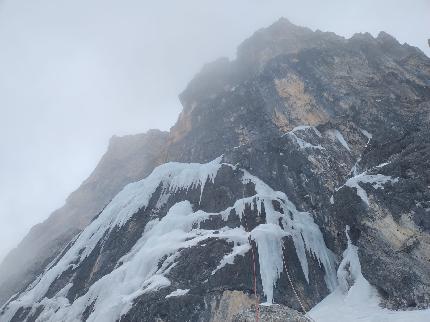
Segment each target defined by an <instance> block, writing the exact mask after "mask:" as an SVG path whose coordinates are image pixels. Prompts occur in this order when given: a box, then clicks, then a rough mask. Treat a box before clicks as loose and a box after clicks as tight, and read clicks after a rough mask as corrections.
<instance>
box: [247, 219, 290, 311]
mask: <svg viewBox="0 0 430 322" xmlns="http://www.w3.org/2000/svg"><path fill="white" fill-rule="evenodd" d="M285 235H286V233H285V231H283V230H282V229H281V227H279V225H274V224H261V225H258V226H257V227H256V228H255V229H254V230H253V231H252V233H251V236H252V239H253V240H255V242H256V244H257V248H258V259H259V264H260V277H261V283H262V284H263V292H264V294H265V295H266V302H267V303H268V304H272V303H273V288H274V286H275V284H276V281H277V280H278V278H279V275H280V274H281V272H282V271H283V257H282V238H283V237H284V236H285Z"/></svg>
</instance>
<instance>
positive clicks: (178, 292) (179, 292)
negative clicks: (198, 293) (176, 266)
mask: <svg viewBox="0 0 430 322" xmlns="http://www.w3.org/2000/svg"><path fill="white" fill-rule="evenodd" d="M189 291H190V290H189V289H186V290H181V289H179V288H178V289H177V290H176V291H173V292H172V293H170V294H169V295H166V299H168V298H169V297H176V296H182V295H185V294H188V292H189Z"/></svg>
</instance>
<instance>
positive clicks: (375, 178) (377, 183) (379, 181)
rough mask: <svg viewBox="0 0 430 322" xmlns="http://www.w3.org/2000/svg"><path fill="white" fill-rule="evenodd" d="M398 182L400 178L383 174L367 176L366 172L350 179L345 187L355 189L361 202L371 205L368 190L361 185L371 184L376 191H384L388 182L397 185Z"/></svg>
mask: <svg viewBox="0 0 430 322" xmlns="http://www.w3.org/2000/svg"><path fill="white" fill-rule="evenodd" d="M398 181H399V179H398V178H392V177H390V176H385V175H383V174H367V172H366V171H365V172H363V173H361V174H359V175H356V176H354V177H352V178H349V179H348V180H347V181H346V182H345V186H347V187H350V188H355V189H356V191H357V195H358V196H359V197H360V198H361V200H363V201H364V202H365V203H366V204H367V205H369V199H368V197H367V193H366V190H364V189H363V188H362V187H361V186H360V183H370V184H371V185H372V187H373V188H374V189H384V184H386V183H388V182H391V183H396V182H398Z"/></svg>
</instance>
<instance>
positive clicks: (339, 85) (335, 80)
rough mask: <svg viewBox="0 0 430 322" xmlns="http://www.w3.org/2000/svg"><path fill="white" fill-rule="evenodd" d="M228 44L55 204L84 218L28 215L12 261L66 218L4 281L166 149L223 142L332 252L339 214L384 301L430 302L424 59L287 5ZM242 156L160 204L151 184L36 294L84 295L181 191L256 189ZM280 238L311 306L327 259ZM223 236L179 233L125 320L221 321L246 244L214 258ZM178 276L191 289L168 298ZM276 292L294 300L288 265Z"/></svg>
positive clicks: (429, 155) (187, 154)
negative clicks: (234, 45) (126, 216)
mask: <svg viewBox="0 0 430 322" xmlns="http://www.w3.org/2000/svg"><path fill="white" fill-rule="evenodd" d="M237 57H238V58H237V59H236V60H235V61H229V60H227V59H220V60H218V61H216V62H214V63H211V64H208V65H206V66H205V67H204V68H203V69H202V71H201V72H200V73H199V74H198V75H197V76H196V77H195V79H193V80H192V81H191V82H190V84H189V85H188V87H187V88H186V89H185V91H184V92H183V93H182V94H181V95H180V99H181V102H182V104H183V111H182V113H181V115H180V116H179V118H178V121H177V123H176V124H175V125H174V127H172V129H171V131H170V133H169V134H165V133H161V132H158V133H157V132H150V133H148V134H145V135H142V138H140V136H133V137H129V138H124V139H113V140H112V142H111V148H110V150H112V151H115V153H113V152H112V156H111V157H107V156H109V155H110V152H108V154H107V155H106V156H105V157H104V158H103V159H102V161H101V163H100V165H99V167H98V168H97V169H96V170H95V171H94V173H93V175H92V176H91V177H90V179H88V180H87V181H85V182H84V184H83V185H82V186H81V188H80V189H79V190H78V192H75V193H74V194H72V196H71V197H70V198H69V200H68V202H67V204H66V206H65V208H66V209H69V208H67V207H72V206H73V207H72V209H79V213H80V216H82V217H79V218H82V219H80V220H82V221H76V219H72V218H73V216H74V215H73V214H74V212H71V211H69V212H66V210H64V208H63V209H61V210H59V212H60V213H62V214H63V215H62V216H61V217H60V215H53V216H52V217H51V218H50V219H49V220H48V221H47V222H46V223H44V224H43V225H44V226H39V227H40V228H37V227H36V228H35V229H33V231H32V232H31V233H30V235H29V236H28V237H27V238H26V239H25V240H24V241H23V242H22V244H21V246H20V247H21V250H19V249H18V250H16V251H14V252H13V253H11V255H10V256H9V258H8V259H6V260H5V262H4V264H3V266H2V269H5V272H7V267H10V266H12V265H10V266H7V265H9V264H8V263H14V262H13V261H14V260H15V261H16V259H14V258H18V257H19V256H21V254H22V251H23V250H24V249H30V248H28V247H29V246H25V247H27V248H25V247H24V246H22V245H27V244H30V242H29V241H27V240H31V239H30V238H33V239H35V237H32V236H33V235H42V236H45V235H44V234H46V232H49V231H50V229H53V228H54V227H55V225H56V223H57V221H54V218H62V220H61V221H60V222H58V224H57V225H60V223H61V227H64V229H66V228H67V233H66V232H65V231H64V230H63V231H62V233H61V234H59V236H58V238H62V239H61V242H60V243H58V247H54V246H53V245H54V243H52V241H53V240H55V238H51V237H50V239H49V245H51V246H50V247H51V248H45V249H44V250H43V252H42V251H41V250H40V249H43V248H38V249H37V250H36V251H35V253H38V252H42V254H46V255H45V257H44V258H45V260H44V261H41V262H37V263H36V260H35V259H34V257H28V259H27V260H28V261H30V263H33V264H32V265H33V266H30V265H29V266H27V265H26V266H25V267H26V269H27V267H32V270H33V273H28V272H29V271H30V269H29V270H28V271H26V272H25V273H22V275H19V276H25V277H26V281H25V282H23V283H21V284H19V287H17V285H18V284H17V283H16V282H15V281H13V280H12V283H11V284H10V285H12V287H9V289H10V290H12V289H15V290H18V289H19V288H20V287H22V286H25V285H26V284H28V282H29V281H30V280H32V279H34V276H35V274H37V273H39V272H40V271H41V270H42V269H43V267H44V266H45V265H46V262H47V261H48V258H53V257H54V256H55V255H56V254H58V252H59V250H60V248H62V247H63V246H64V245H65V244H66V243H67V242H68V241H70V240H71V238H72V237H73V236H74V235H75V234H76V233H77V232H79V231H80V230H82V229H83V228H84V227H85V225H86V224H88V222H89V221H90V220H91V219H92V218H93V217H94V216H95V215H96V214H97V213H98V212H99V211H100V210H101V209H102V208H103V206H104V205H105V204H106V203H107V202H108V201H109V200H110V199H111V198H112V197H113V196H114V195H115V194H116V193H117V192H118V191H119V190H120V189H121V188H122V187H123V186H124V185H125V184H126V183H128V182H131V181H135V180H137V179H140V178H143V177H145V176H146V175H148V174H149V172H151V170H152V169H153V168H154V167H155V166H156V165H158V164H160V163H164V162H166V161H178V162H199V163H204V162H209V161H211V160H214V159H215V158H217V157H219V156H220V155H223V162H226V163H228V164H230V165H234V166H236V167H237V169H244V170H247V171H248V172H250V173H251V174H253V175H255V176H256V177H258V178H259V179H261V180H263V181H264V182H265V183H266V184H267V185H268V186H270V187H271V188H272V189H273V190H275V191H281V192H285V193H286V194H287V195H288V198H289V200H290V201H291V202H292V203H293V204H294V205H295V207H297V209H298V210H299V211H302V212H308V213H309V214H310V216H311V217H312V219H313V221H314V222H315V223H316V224H318V226H319V229H320V230H321V232H322V234H323V237H324V241H325V244H326V245H327V247H328V248H329V249H330V250H331V251H332V252H333V253H334V256H335V257H336V258H337V259H338V260H339V259H340V256H341V254H342V252H343V250H344V249H345V248H346V237H345V234H344V231H345V227H346V225H348V226H349V227H350V236H351V239H352V241H353V243H354V244H355V245H357V246H358V249H359V256H360V261H361V266H362V271H363V275H364V276H365V278H366V279H367V280H368V281H369V282H370V283H371V284H373V285H374V286H376V288H377V289H378V290H379V291H380V294H381V296H382V298H383V300H384V304H385V305H386V306H388V307H393V308H422V307H428V306H429V305H430V298H429V294H430V274H429V272H430V262H429V261H428V258H430V219H429V218H430V212H429V209H430V189H429V187H430V163H429V160H430V59H429V58H428V57H426V56H425V55H424V54H423V53H422V52H421V51H419V50H418V49H417V48H414V47H411V46H409V45H407V44H403V45H401V44H399V43H398V42H397V41H396V40H395V39H394V38H393V37H391V36H390V35H388V34H386V33H383V32H381V33H380V34H379V35H378V37H376V38H373V37H372V36H371V35H370V34H357V35H354V36H353V37H352V38H350V39H344V38H342V37H339V36H336V35H334V34H332V33H324V32H320V31H316V32H312V31H311V30H309V29H307V28H303V27H298V26H295V25H293V24H291V23H290V22H289V21H287V20H285V19H281V20H279V21H278V22H276V23H275V24H273V25H272V26H270V27H268V28H266V29H262V30H260V31H258V32H256V33H255V34H254V35H253V36H252V37H250V38H249V39H247V40H246V41H245V42H244V43H243V44H242V45H241V46H240V47H239V50H238V55H237ZM148 137H151V139H150V140H149V139H147V138H148ZM122 140H124V141H125V142H127V144H121V142H122ZM237 169H236V170H231V168H228V167H223V168H222V170H220V172H219V173H218V175H217V177H216V180H215V181H214V182H213V184H207V185H206V186H205V188H204V191H203V192H201V191H200V189H199V187H198V186H195V187H193V188H192V189H189V190H187V191H175V192H174V193H173V194H171V195H170V196H169V199H168V200H167V201H165V202H166V203H165V204H164V206H163V207H159V206H157V205H158V200H160V198H161V195H162V193H161V192H162V191H161V190H157V192H155V193H154V194H153V196H152V198H153V199H151V200H152V201H151V202H150V206H149V207H146V208H145V209H141V210H139V211H137V212H136V213H135V214H134V215H133V216H132V219H131V220H130V221H129V222H127V223H126V224H125V225H124V226H122V227H121V229H118V230H113V231H112V232H110V234H109V235H107V237H106V238H105V239H104V240H103V241H102V242H100V243H99V244H98V245H97V247H95V248H94V249H93V250H92V251H91V253H90V254H89V256H88V257H87V258H86V259H85V260H84V261H83V262H82V263H81V265H79V266H78V267H74V268H73V269H70V270H68V271H65V272H63V273H62V274H61V275H60V276H58V278H57V279H56V280H55V282H53V283H52V284H51V285H50V287H49V290H48V291H47V292H46V294H45V296H46V297H48V298H55V296H57V294H58V293H59V291H60V290H61V289H63V288H64V287H65V285H67V284H68V283H70V282H72V283H73V287H71V288H70V289H68V291H67V296H66V297H67V299H68V300H69V301H70V302H71V303H73V302H74V301H75V300H76V299H78V298H80V297H81V296H84V295H85V294H86V292H87V291H88V290H89V288H90V287H91V285H93V284H94V283H95V282H96V281H98V280H100V279H102V278H103V277H104V276H108V275H109V274H110V273H111V272H112V271H113V270H115V268H116V267H117V265H121V262H120V258H121V257H122V256H124V255H125V254H127V253H128V252H129V251H130V250H131V249H132V248H133V246H134V245H135V243H136V241H137V240H138V238H139V237H140V236H141V235H142V233H143V232H144V231H145V229H146V228H147V227H146V225H147V223H148V222H149V219H150V218H151V219H153V218H154V216H155V217H157V218H160V219H162V218H164V217H165V216H166V214H167V212H168V210H169V209H170V207H172V206H174V205H175V204H176V203H178V202H181V201H184V200H188V201H189V202H191V204H192V206H193V210H194V211H197V210H202V211H205V212H214V213H218V212H220V211H221V210H223V209H226V208H227V207H229V206H231V205H232V204H234V202H235V201H236V200H239V199H240V198H243V197H244V196H245V197H246V196H252V194H253V193H254V192H255V191H253V190H252V189H253V188H252V187H249V186H246V187H245V188H244V187H243V186H242V184H241V181H240V179H239V178H238V173H237ZM235 171H236V172H235ZM381 178H382V179H383V181H378V180H381ZM372 180H373V181H372ZM375 180H376V181H375ZM384 180H385V181H384ZM160 189H161V188H160ZM71 200H72V201H71ZM273 206H274V207H275V208H276V207H277V206H276V203H275V204H274V205H273ZM75 211H77V210H75ZM260 217H261V218H260ZM244 218H247V219H249V222H248V223H247V224H248V225H249V227H248V228H247V231H250V230H251V229H253V228H254V227H256V226H257V225H258V224H259V223H264V222H265V220H266V218H265V211H263V212H261V213H259V214H256V212H255V211H253V210H252V209H251V208H249V209H246V211H245V212H244ZM77 222H80V223H79V224H77ZM64 223H68V224H69V225H70V227H74V229H73V230H71V228H70V227H65V226H64ZM202 225H203V228H204V229H215V230H216V229H222V227H223V226H224V225H227V226H228V227H240V225H245V223H243V222H242V221H241V220H238V218H236V217H234V216H233V215H232V216H231V217H229V218H228V220H227V221H225V222H223V221H220V220H218V221H217V220H215V219H213V220H207V221H204V222H203V223H202ZM35 231H39V232H38V233H37V234H36V233H35ZM48 235H49V234H48ZM48 235H46V236H48ZM56 238H57V237H56ZM41 244H43V243H41ZM203 244H204V245H203ZM282 245H283V247H284V248H283V254H282V255H283V260H284V261H286V262H287V263H288V269H289V271H290V274H291V275H292V276H293V280H294V283H295V284H296V285H295V286H296V289H297V293H298V295H299V297H300V298H301V300H302V302H303V304H304V306H305V307H306V309H309V308H311V307H312V306H314V305H315V304H316V303H318V302H319V301H320V300H321V299H322V298H324V296H326V295H327V294H328V292H329V290H328V288H327V285H326V283H325V281H324V274H325V273H326V271H325V269H324V268H322V267H321V266H319V265H318V262H317V261H316V260H315V258H314V257H313V256H311V254H310V253H309V252H307V258H308V262H309V281H308V280H306V278H305V275H304V272H303V270H302V266H301V262H300V258H299V256H298V255H297V253H296V248H295V244H294V243H293V241H292V239H291V238H289V237H287V238H284V239H283V240H282ZM72 246H73V244H71V247H72ZM231 249H232V245H231V243H228V242H225V241H224V240H222V239H220V238H212V239H209V240H207V241H205V242H204V243H202V244H199V245H194V246H193V247H189V248H184V249H183V250H181V251H180V255H179V256H178V258H177V259H176V265H175V266H174V267H172V269H171V270H170V271H169V273H168V274H167V275H166V277H167V278H168V279H169V280H170V282H171V284H170V285H169V286H167V287H164V288H161V289H160V290H158V291H154V292H148V293H145V294H142V295H140V296H138V297H136V298H135V299H134V300H133V304H132V305H131V307H130V308H129V310H128V311H127V313H126V314H124V315H123V316H122V317H121V320H123V321H136V320H142V321H185V320H190V321H215V320H216V318H218V319H221V318H219V317H224V318H223V319H224V320H226V321H229V319H230V317H231V318H232V317H233V315H234V314H236V313H237V311H236V309H237V308H236V307H235V306H234V305H232V306H229V305H226V304H225V303H226V302H231V303H241V304H240V305H242V306H243V307H244V308H249V307H250V305H251V304H250V303H251V302H250V299H252V294H253V284H252V274H253V273H252V264H251V263H252V258H251V257H252V255H251V252H250V251H248V252H246V253H245V254H243V256H239V257H237V258H235V261H234V263H230V264H229V265H226V266H225V267H224V268H223V269H222V270H219V271H218V272H217V273H216V274H212V273H211V272H213V269H214V267H216V266H217V264H218V262H219V261H220V260H221V259H222V258H223V256H225V254H226V253H228V252H230V251H231ZM11 258H12V259H11ZM42 258H43V257H42ZM25 263H26V262H25ZM3 267H4V268H3ZM259 270H260V267H259V265H258V264H257V271H259ZM20 274H21V273H20ZM257 275H258V274H257ZM0 276H2V275H0ZM176 289H178V290H179V289H189V292H188V293H186V294H184V295H182V296H175V297H167V298H166V296H167V295H169V294H171V292H173V291H175V290H176ZM2 290H3V289H2ZM227 291H228V292H231V293H226V292H227ZM8 292H9V291H6V293H8ZM257 292H258V295H259V297H261V299H264V294H263V286H262V280H261V278H257ZM11 293H12V292H11V291H10V292H9V295H11ZM226 298H227V299H229V300H226ZM273 298H274V300H275V302H276V303H281V304H284V305H288V306H290V307H292V308H295V309H297V310H300V307H299V304H298V302H297V300H296V299H295V297H294V294H293V292H292V290H291V287H290V284H289V282H288V279H287V277H286V274H285V273H284V272H281V273H280V276H279V279H278V280H277V283H276V285H275V288H274V291H273ZM39 300H40V299H39ZM39 300H36V301H35V303H32V308H33V311H32V312H31V313H30V308H29V307H24V306H23V307H22V308H21V309H20V310H19V311H17V312H16V314H15V316H14V318H15V319H16V320H18V321H19V320H24V319H25V318H28V317H31V316H30V314H32V317H34V318H35V317H36V316H38V315H39V314H41V313H42V311H43V309H44V307H43V305H42V304H38V303H40V301H39ZM252 301H253V300H252ZM87 304H88V306H87V309H86V310H85V312H84V314H83V315H82V319H84V320H85V319H86V318H88V317H89V316H90V315H91V313H92V311H93V309H94V304H92V303H87ZM38 307H39V308H40V309H37V308H38ZM4 309H7V306H6V307H5V308H4ZM233 313H234V314H233ZM226 316H228V317H226ZM0 317H1V316H0Z"/></svg>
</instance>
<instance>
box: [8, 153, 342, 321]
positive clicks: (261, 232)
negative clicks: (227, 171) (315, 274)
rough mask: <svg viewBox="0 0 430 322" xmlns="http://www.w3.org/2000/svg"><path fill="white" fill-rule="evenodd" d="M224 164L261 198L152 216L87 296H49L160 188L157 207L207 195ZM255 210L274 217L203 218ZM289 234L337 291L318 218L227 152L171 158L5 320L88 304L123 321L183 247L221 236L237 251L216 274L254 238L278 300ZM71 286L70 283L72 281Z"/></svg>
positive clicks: (269, 296) (75, 316)
mask: <svg viewBox="0 0 430 322" xmlns="http://www.w3.org/2000/svg"><path fill="white" fill-rule="evenodd" d="M221 166H229V167H231V168H232V169H234V170H236V171H240V172H241V173H242V179H241V180H242V183H243V184H247V183H253V184H254V187H255V195H254V196H251V197H245V198H242V199H239V200H236V201H235V202H234V204H233V205H232V206H230V207H228V208H227V209H225V210H223V211H220V212H219V213H207V212H204V211H202V210H197V211H193V205H192V204H191V203H190V202H189V201H187V200H184V201H181V202H178V203H176V204H174V205H173V206H172V207H171V208H170V209H169V211H168V212H167V214H166V215H165V216H164V217H162V218H160V219H158V218H156V219H153V220H151V221H149V222H148V223H147V225H146V227H145V230H144V232H143V234H142V236H141V237H140V238H139V240H138V241H137V242H136V243H135V244H134V245H133V247H132V249H131V250H130V251H129V252H128V253H127V254H125V255H124V256H123V257H122V258H121V259H120V260H119V261H118V262H117V263H116V266H115V268H114V269H113V270H112V271H111V272H110V273H109V274H106V275H104V276H103V277H101V278H100V279H99V280H97V281H96V282H94V283H93V284H92V285H91V286H90V287H89V289H88V291H87V292H86V293H85V294H83V295H81V296H80V297H79V298H77V299H75V300H74V301H73V302H72V303H70V302H69V300H68V299H67V297H66V295H67V291H68V289H67V288H64V289H63V290H61V291H60V292H58V293H57V294H55V295H54V296H53V297H52V298H50V299H47V298H45V297H44V296H45V294H46V291H47V290H48V289H49V287H50V285H51V284H52V283H53V282H54V281H55V280H56V279H57V278H58V277H59V276H60V275H61V274H62V273H63V272H65V271H67V270H68V269H69V268H73V267H75V266H78V265H79V264H80V263H81V262H82V260H83V259H84V258H86V257H87V256H88V255H89V254H90V253H91V251H92V250H93V249H94V248H95V246H96V245H97V244H98V243H99V242H103V240H104V239H106V238H107V237H108V235H109V234H110V232H111V231H112V230H113V229H114V228H115V227H119V226H121V225H124V224H125V223H126V222H127V221H128V220H129V219H130V218H131V217H132V216H133V215H134V214H135V213H136V212H137V211H138V210H139V209H141V208H145V207H146V206H147V205H148V203H149V200H150V199H151V197H152V195H153V194H154V192H155V191H156V190H157V188H158V187H162V197H161V198H160V200H161V201H160V200H159V202H157V205H160V203H163V202H165V201H166V200H167V199H166V196H168V195H169V194H171V193H173V192H175V191H178V190H181V189H190V188H195V189H198V188H200V193H201V194H202V193H203V191H204V185H205V184H206V183H207V181H208V180H210V181H212V182H213V181H214V180H215V178H216V175H217V173H218V170H219V169H220V168H221ZM275 201H276V202H277V203H278V204H279V205H280V209H278V210H275V208H274V206H273V202H275ZM247 208H249V209H254V210H256V211H257V212H258V216H261V215H262V211H263V209H264V211H265V215H266V216H265V217H266V222H265V223H262V224H260V225H257V226H256V227H255V228H254V229H253V230H251V231H246V230H245V227H243V226H239V227H235V228H231V227H228V226H227V225H226V226H225V227H222V228H220V229H217V230H216V231H214V230H210V229H202V228H201V227H200V223H201V222H203V221H205V220H207V219H209V218H211V217H213V216H219V217H220V218H221V219H223V220H227V218H228V216H229V215H230V214H232V215H236V216H238V217H239V218H241V219H242V216H243V213H244V211H245V209H247ZM280 222H282V226H280V224H279V223H280ZM288 237H291V238H292V239H293V242H294V246H295V249H296V251H297V255H298V257H299V260H300V263H301V267H302V269H303V272H304V274H305V277H306V279H307V280H308V281H309V277H308V275H309V268H308V261H307V256H313V257H315V258H316V259H317V260H318V261H319V263H320V265H322V266H323V267H324V270H325V274H326V275H325V278H326V283H327V286H328V287H329V289H333V288H334V287H335V286H336V285H335V283H336V274H335V270H334V259H333V255H332V253H331V252H330V251H329V250H328V249H327V247H326V246H325V243H324V239H323V237H322V234H321V231H320V230H319V228H318V226H317V225H316V224H315V223H314V221H313V218H312V215H311V214H310V213H308V212H301V211H299V210H297V208H296V207H295V205H294V204H293V203H292V202H291V201H290V200H289V199H288V197H287V195H286V194H285V193H284V192H280V191H275V190H273V189H272V188H271V187H269V186H268V185H267V184H266V183H264V182H263V181H261V180H260V179H258V178H257V177H255V176H253V175H251V174H250V173H249V172H247V171H245V170H242V169H237V168H236V167H235V166H232V165H229V164H225V163H221V157H220V158H217V159H215V160H214V161H212V162H209V163H207V164H196V163H189V164H180V163H167V164H165V165H162V166H159V167H157V168H156V169H155V170H154V171H153V172H152V173H151V174H150V175H149V176H148V177H147V178H146V179H144V180H141V181H139V182H136V183H133V184H130V185H128V186H126V187H125V188H124V189H123V191H121V192H120V193H119V194H118V195H117V196H116V197H115V198H114V199H113V200H112V201H111V203H110V204H109V205H108V206H107V207H106V208H105V209H104V210H103V212H102V213H101V214H100V215H99V216H98V217H97V218H96V219H95V220H94V221H93V222H92V223H91V224H90V225H89V226H88V227H87V228H86V229H85V230H84V231H83V232H82V233H81V234H80V235H79V236H78V237H77V238H76V239H75V240H74V242H73V244H72V245H71V247H70V248H69V249H68V251H67V252H65V254H64V255H63V256H62V257H61V258H59V260H58V261H55V262H53V263H52V264H51V265H50V266H49V267H48V268H47V269H46V271H45V272H44V273H43V275H42V276H40V278H38V279H37V280H36V281H35V282H34V283H33V284H32V285H31V286H30V287H29V288H28V289H27V290H25V291H24V292H23V293H22V294H21V295H20V296H19V297H18V298H17V299H16V300H14V301H12V302H10V303H9V304H8V305H7V306H6V307H5V314H4V315H3V316H2V319H4V320H5V321H8V320H10V319H11V318H12V316H13V315H14V314H15V313H16V311H17V310H18V309H19V308H20V307H29V308H31V309H32V310H35V309H36V308H37V307H38V306H39V305H43V307H44V310H43V311H42V313H41V315H40V319H41V320H43V321H55V322H57V321H75V320H76V321H78V320H80V318H81V316H82V314H83V312H84V311H85V310H86V308H87V307H88V306H89V305H93V309H92V312H91V314H90V316H89V318H88V321H103V322H105V321H106V322H110V321H116V320H118V319H119V318H120V317H121V316H122V315H124V314H125V313H127V312H128V310H129V309H130V308H131V307H132V304H133V302H134V300H135V299H136V298H138V297H139V296H141V295H143V294H145V293H148V292H156V291H158V290H159V289H162V288H165V287H169V286H170V285H171V281H170V280H169V272H170V271H171V270H172V268H174V267H175V265H176V263H177V260H178V258H179V257H180V252H181V250H182V249H186V248H190V247H194V246H197V245H202V244H204V243H205V242H206V241H207V240H208V239H213V238H216V239H220V240H224V241H225V242H227V243H228V244H230V245H231V246H232V249H231V251H230V253H228V254H225V255H224V256H223V258H221V260H220V262H219V263H218V265H217V267H216V268H215V269H214V271H213V272H212V273H213V274H215V273H216V272H217V271H219V270H222V269H223V268H225V267H226V266H227V265H231V264H234V262H235V260H236V258H237V257H238V256H244V255H245V254H246V253H247V252H249V250H250V247H251V245H250V243H249V241H250V239H252V240H253V241H255V244H256V246H257V251H258V258H259V264H260V265H259V267H260V277H261V280H262V284H263V292H264V295H265V296H266V301H267V304H271V303H273V301H274V299H273V293H274V288H275V287H276V283H277V281H278V279H279V276H280V274H281V272H282V271H283V269H284V267H283V253H282V252H283V250H282V245H283V238H288ZM333 281H334V282H333ZM113 286H114V287H113ZM67 287H69V288H70V287H71V284H68V286H67ZM172 296H173V295H172Z"/></svg>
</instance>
